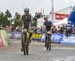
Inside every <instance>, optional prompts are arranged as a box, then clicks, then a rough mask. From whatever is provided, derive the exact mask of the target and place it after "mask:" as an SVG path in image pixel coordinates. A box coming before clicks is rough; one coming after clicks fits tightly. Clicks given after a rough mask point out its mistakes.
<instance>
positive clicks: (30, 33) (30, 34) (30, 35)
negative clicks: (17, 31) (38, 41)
mask: <svg viewBox="0 0 75 61" xmlns="http://www.w3.org/2000/svg"><path fill="white" fill-rule="evenodd" d="M31 37H32V32H29V38H28V40H29V43H31Z"/></svg>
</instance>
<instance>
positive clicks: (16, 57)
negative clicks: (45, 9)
mask: <svg viewBox="0 0 75 61" xmlns="http://www.w3.org/2000/svg"><path fill="white" fill-rule="evenodd" d="M20 48H21V45H20V41H15V42H13V43H12V44H11V45H10V46H9V47H7V48H0V61H75V47H74V46H71V47H70V46H69V47H68V46H60V45H55V44H52V50H51V51H46V50H45V48H44V43H41V42H32V43H31V44H30V51H29V55H27V56H25V55H23V53H22V52H21V51H20Z"/></svg>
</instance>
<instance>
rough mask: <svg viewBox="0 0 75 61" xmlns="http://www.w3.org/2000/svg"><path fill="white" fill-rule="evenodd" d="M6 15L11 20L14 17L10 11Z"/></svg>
mask: <svg viewBox="0 0 75 61" xmlns="http://www.w3.org/2000/svg"><path fill="white" fill-rule="evenodd" d="M5 15H6V16H7V17H8V18H11V17H12V15H11V13H10V11H9V10H8V9H7V10H6V12H5Z"/></svg>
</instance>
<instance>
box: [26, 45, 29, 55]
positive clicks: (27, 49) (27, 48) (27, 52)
mask: <svg viewBox="0 0 75 61" xmlns="http://www.w3.org/2000/svg"><path fill="white" fill-rule="evenodd" d="M26 54H27V55H28V54H29V46H28V45H27V46H26Z"/></svg>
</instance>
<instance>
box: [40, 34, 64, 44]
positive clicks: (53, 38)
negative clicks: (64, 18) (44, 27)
mask: <svg viewBox="0 0 75 61" xmlns="http://www.w3.org/2000/svg"><path fill="white" fill-rule="evenodd" d="M63 36H64V35H63V34H59V33H54V34H52V36H51V41H52V42H57V43H60V42H61V41H62V40H63ZM45 37H46V36H45V34H43V35H42V37H41V41H45Z"/></svg>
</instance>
